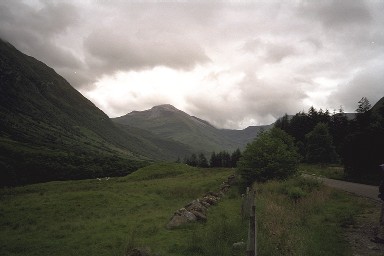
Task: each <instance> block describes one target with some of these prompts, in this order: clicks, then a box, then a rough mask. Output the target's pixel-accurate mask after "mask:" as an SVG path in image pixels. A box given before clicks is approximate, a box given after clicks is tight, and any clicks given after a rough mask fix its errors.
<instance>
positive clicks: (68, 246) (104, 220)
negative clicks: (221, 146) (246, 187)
mask: <svg viewBox="0 0 384 256" xmlns="http://www.w3.org/2000/svg"><path fill="white" fill-rule="evenodd" d="M233 172H234V170H233V169H216V168H213V169H199V168H194V167H189V166H186V165H184V164H169V163H159V164H154V165H151V166H148V167H145V168H142V169H140V170H138V171H136V172H135V173H133V174H130V175H128V176H125V177H120V178H101V179H100V180H98V179H93V180H77V181H63V182H49V183H44V184H35V185H28V186H24V187H16V188H4V189H1V190H0V255H19V256H20V255H31V256H33V255H63V256H64V255H65V256H71V255H113V256H114V255H119V256H122V255H124V254H125V252H127V251H129V250H130V249H132V248H135V247H150V248H151V250H152V252H154V253H156V254H157V255H167V256H181V255H186V256H197V255H200V256H203V255H210V256H211V255H218V256H220V255H222V256H227V255H228V256H229V255H236V256H239V255H244V248H243V249H242V250H239V251H234V249H233V248H232V245H233V243H236V242H241V241H244V242H246V241H247V237H246V236H247V229H248V223H247V220H244V219H242V217H241V214H240V213H241V203H242V198H241V196H240V194H239V192H238V191H239V190H238V188H236V187H232V188H231V190H230V191H229V192H228V193H227V194H226V195H225V196H224V198H223V199H222V200H221V201H220V202H219V204H218V205H216V206H213V207H210V208H209V211H208V221H207V222H206V223H192V224H188V225H185V226H182V227H180V228H177V229H174V230H167V229H166V228H165V226H166V224H167V222H168V220H169V219H170V217H171V216H172V214H173V213H174V212H175V211H176V210H177V209H179V208H181V207H183V206H184V205H186V204H187V203H189V202H190V201H192V200H193V199H196V198H199V197H201V196H202V195H204V194H205V193H206V192H208V191H216V190H217V189H218V187H219V185H220V184H221V183H222V182H223V181H224V180H226V179H227V177H228V176H229V175H231V174H233ZM255 189H256V191H257V195H256V211H257V223H258V252H259V254H258V255H350V253H351V252H350V251H349V247H348V244H347V243H346V241H345V240H344V239H343V227H345V226H350V225H355V217H356V215H358V214H360V213H361V211H362V210H363V209H366V208H369V207H372V205H370V204H369V203H367V202H366V201H364V200H363V199H359V198H356V197H353V196H351V195H348V194H345V193H343V192H340V191H336V190H332V189H330V188H327V187H324V186H323V185H322V184H320V183H318V182H317V181H315V180H306V179H303V178H301V177H295V178H293V179H289V180H286V181H271V182H267V183H263V184H255Z"/></svg>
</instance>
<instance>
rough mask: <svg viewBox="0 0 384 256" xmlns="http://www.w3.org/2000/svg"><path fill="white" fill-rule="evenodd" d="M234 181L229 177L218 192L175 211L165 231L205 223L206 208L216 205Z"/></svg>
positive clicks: (232, 176) (210, 193)
mask: <svg viewBox="0 0 384 256" xmlns="http://www.w3.org/2000/svg"><path fill="white" fill-rule="evenodd" d="M235 180H236V177H235V175H231V176H229V177H228V179H227V180H226V181H224V182H223V183H222V184H221V185H220V189H219V191H218V192H208V193H207V194H205V195H204V196H203V197H202V198H199V199H196V200H193V201H192V202H190V203H189V204H187V205H185V206H184V207H183V208H180V209H179V210H177V211H176V212H175V213H174V214H173V216H172V217H171V219H170V221H169V222H168V224H167V229H173V228H177V227H179V226H181V225H184V224H186V223H189V222H195V221H203V222H204V221H206V220H207V211H208V208H209V207H210V206H212V205H216V204H217V203H218V201H219V200H220V199H221V198H222V197H223V196H224V194H225V193H226V192H228V190H229V189H230V187H231V185H233V184H234V182H235Z"/></svg>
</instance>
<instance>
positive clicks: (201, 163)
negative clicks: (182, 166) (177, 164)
mask: <svg viewBox="0 0 384 256" xmlns="http://www.w3.org/2000/svg"><path fill="white" fill-rule="evenodd" d="M197 166H198V167H202V168H207V167H208V160H207V158H206V157H205V155H204V154H203V153H200V154H199V156H198V158H197Z"/></svg>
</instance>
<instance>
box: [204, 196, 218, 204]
mask: <svg viewBox="0 0 384 256" xmlns="http://www.w3.org/2000/svg"><path fill="white" fill-rule="evenodd" d="M203 200H204V201H205V202H207V203H209V204H210V205H215V204H217V201H218V200H217V198H216V197H214V196H205V197H204V198H203Z"/></svg>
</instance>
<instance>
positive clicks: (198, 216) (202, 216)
mask: <svg viewBox="0 0 384 256" xmlns="http://www.w3.org/2000/svg"><path fill="white" fill-rule="evenodd" d="M191 213H193V214H194V215H195V216H196V219H197V220H198V221H207V216H206V215H205V214H203V213H201V212H197V211H194V210H191Z"/></svg>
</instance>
